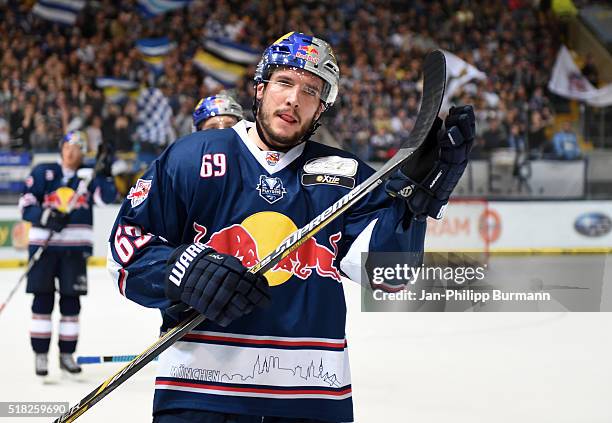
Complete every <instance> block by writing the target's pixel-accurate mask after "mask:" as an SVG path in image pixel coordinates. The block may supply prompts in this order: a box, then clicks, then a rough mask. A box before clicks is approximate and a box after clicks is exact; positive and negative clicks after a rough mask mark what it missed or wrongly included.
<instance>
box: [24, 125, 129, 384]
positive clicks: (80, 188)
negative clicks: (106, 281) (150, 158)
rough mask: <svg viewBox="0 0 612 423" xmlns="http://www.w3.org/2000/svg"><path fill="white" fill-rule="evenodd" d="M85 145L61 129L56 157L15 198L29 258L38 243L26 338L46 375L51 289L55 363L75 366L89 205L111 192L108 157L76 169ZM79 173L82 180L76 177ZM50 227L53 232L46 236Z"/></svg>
mask: <svg viewBox="0 0 612 423" xmlns="http://www.w3.org/2000/svg"><path fill="white" fill-rule="evenodd" d="M86 148H87V141H86V138H85V134H84V133H83V132H80V131H73V132H69V133H68V134H66V136H65V137H64V138H63V139H62V140H61V142H60V153H61V160H60V162H59V163H44V164H39V165H37V166H35V167H34V168H33V169H32V173H31V174H30V176H29V177H28V178H27V179H26V181H25V188H24V192H23V194H22V196H21V198H20V199H19V208H20V210H21V212H22V215H23V219H24V220H27V221H29V222H32V228H31V229H30V235H29V236H30V243H29V252H30V257H32V255H33V254H34V252H35V251H37V250H38V248H39V247H43V248H44V252H43V254H42V255H41V256H40V258H39V259H38V260H37V261H36V262H35V263H34V265H33V266H32V268H31V270H30V272H29V273H28V279H27V280H28V282H27V288H26V291H27V292H28V293H32V294H34V300H33V302H32V326H31V332H30V339H31V343H32V348H33V350H34V353H35V367H36V374H37V375H39V376H46V375H47V374H48V360H47V353H48V351H49V344H50V341H51V328H52V323H51V312H52V311H53V305H54V302H55V291H56V289H57V290H58V291H59V294H60V300H59V307H60V313H61V319H60V324H59V351H60V362H59V365H60V368H61V369H62V370H66V371H68V372H69V373H79V372H80V371H81V368H80V367H79V366H78V365H77V364H76V362H75V361H74V358H73V356H72V354H73V353H74V351H75V349H76V345H77V341H78V336H79V311H80V300H79V296H80V295H85V294H86V293H87V269H86V260H87V257H88V256H90V255H91V252H92V240H93V230H92V221H93V214H92V205H93V204H94V203H95V204H98V205H100V204H105V203H110V202H112V201H113V200H114V199H115V197H116V194H117V192H116V189H115V185H114V183H113V180H112V178H111V177H110V165H111V163H110V161H109V160H107V162H105V163H100V165H101V166H97V167H96V168H97V170H98V173H97V174H95V175H94V172H93V169H87V170H85V169H82V160H83V154H84V152H85V151H86ZM80 169H81V170H80ZM82 174H85V178H84V179H81V178H80V177H79V176H80V175H82ZM92 177H93V178H92ZM51 232H52V233H53V235H52V237H51V238H49V236H50V234H51ZM47 240H49V241H48V242H47ZM56 278H57V279H58V282H59V283H58V288H56V284H55V279H56Z"/></svg>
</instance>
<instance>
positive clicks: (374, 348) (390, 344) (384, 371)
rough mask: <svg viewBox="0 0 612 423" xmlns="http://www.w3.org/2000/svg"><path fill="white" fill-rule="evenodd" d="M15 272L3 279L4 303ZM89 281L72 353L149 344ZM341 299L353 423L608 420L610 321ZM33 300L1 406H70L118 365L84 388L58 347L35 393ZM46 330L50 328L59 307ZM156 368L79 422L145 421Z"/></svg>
mask: <svg viewBox="0 0 612 423" xmlns="http://www.w3.org/2000/svg"><path fill="white" fill-rule="evenodd" d="M21 272H22V271H21V270H2V271H0V297H1V298H2V299H4V298H5V296H6V295H7V294H8V292H9V290H10V289H11V288H12V286H13V284H14V283H15V281H16V280H17V279H18V278H19V276H20V274H21ZM89 280H90V282H89V284H90V293H89V295H88V296H86V297H84V298H83V301H82V305H83V310H82V314H81V339H80V341H79V346H78V349H77V354H78V355H112V354H137V353H140V352H141V351H142V350H144V349H145V348H146V347H148V346H149V345H150V344H151V343H152V342H154V341H155V338H156V335H157V329H158V325H159V320H160V319H159V314H158V312H157V311H156V310H148V309H145V308H142V307H140V306H138V305H136V304H133V303H131V302H130V301H128V300H126V299H125V298H123V297H121V296H120V295H119V294H118V292H117V291H116V289H115V288H114V286H113V284H112V283H111V281H110V278H109V277H108V275H107V273H106V270H105V269H103V268H90V269H89ZM345 289H346V292H347V302H348V308H349V326H348V342H349V348H350V351H351V367H352V375H353V390H354V401H355V414H356V421H357V422H367V423H370V422H381V421H385V422H389V423H394V422H420V423H448V422H453V423H463V422H465V423H468V422H469V423H474V422H496V423H505V422H508V423H516V422H519V421H520V422H523V423H524V422H534V423H535V422H538V423H539V422H555V423H565V422H566V423H576V422H584V423H597V422H602V423H603V422H610V421H612V410H611V408H610V398H611V397H612V382H611V380H612V359H611V357H612V335H611V334H612V314H611V313H378V314H374V313H362V312H360V304H359V289H358V287H357V286H356V285H355V284H352V283H347V284H345ZM30 302H31V296H30V295H26V294H24V293H23V291H20V292H19V293H18V294H16V295H15V297H14V298H13V300H12V302H11V303H9V305H8V306H7V309H5V310H4V311H3V313H2V314H0V334H1V336H2V341H1V345H2V347H1V348H0V357H1V358H2V359H1V360H0V374H1V375H2V382H1V383H0V401H69V402H70V405H73V404H75V403H76V402H77V401H78V400H80V399H81V398H82V397H83V396H85V395H86V394H88V393H89V392H90V391H91V390H93V389H94V388H95V387H96V386H97V385H99V384H100V383H102V381H104V380H105V379H106V378H107V377H109V376H110V375H111V374H113V373H114V372H115V371H117V370H118V369H119V368H120V367H121V366H122V364H97V365H86V366H84V372H83V376H82V381H80V382H78V381H74V380H68V379H64V378H61V377H60V375H59V370H58V366H57V347H56V338H54V339H53V341H52V354H51V357H50V371H51V379H52V380H54V381H55V382H56V383H55V384H47V385H43V384H42V383H41V382H40V381H39V380H38V379H39V378H37V377H36V376H35V375H34V362H33V360H34V358H33V353H32V352H31V350H30V344H29V337H28V336H29V335H28V328H29V322H30ZM54 320H55V326H54V328H55V329H57V320H58V310H57V306H56V310H55V313H54ZM55 335H56V334H55ZM155 367H156V364H155V363H152V364H149V365H148V366H147V367H145V368H144V369H143V370H141V371H140V372H139V373H137V374H136V375H135V376H134V377H132V378H131V379H130V380H129V381H128V382H126V383H125V384H123V385H122V386H121V387H119V388H118V389H116V390H115V391H114V392H112V393H111V394H109V395H108V396H107V397H106V398H104V399H103V400H102V401H101V402H99V403H98V404H97V405H95V406H94V407H93V408H92V409H90V410H89V411H87V412H86V413H85V414H84V415H83V416H82V417H80V418H79V420H78V421H79V422H81V421H82V422H109V421H116V422H128V421H129V422H147V421H151V417H150V416H151V400H152V393H153V381H154V375H155ZM52 420H53V419H52V418H46V419H44V418H37V419H27V418H20V419H18V421H19V422H23V423H26V422H28V421H32V422H40V421H52ZM2 421H10V419H1V418H0V422H2Z"/></svg>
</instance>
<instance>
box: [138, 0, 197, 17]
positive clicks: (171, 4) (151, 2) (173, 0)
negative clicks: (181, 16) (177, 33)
mask: <svg viewBox="0 0 612 423" xmlns="http://www.w3.org/2000/svg"><path fill="white" fill-rule="evenodd" d="M189 3H191V0H138V10H139V11H140V13H141V14H142V15H144V16H145V17H154V16H159V15H163V14H165V13H168V12H171V11H173V10H176V9H180V8H181V7H185V6H187V5H189Z"/></svg>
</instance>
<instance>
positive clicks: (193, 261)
mask: <svg viewBox="0 0 612 423" xmlns="http://www.w3.org/2000/svg"><path fill="white" fill-rule="evenodd" d="M339 76H340V75H339V67H338V64H337V63H336V58H335V55H334V53H333V51H332V49H331V47H330V46H329V44H328V43H326V42H325V41H323V40H321V39H319V38H316V37H313V36H309V35H305V34H300V33H289V34H286V35H285V36H283V37H281V38H280V39H279V40H277V41H276V42H275V43H273V44H272V45H271V46H270V47H268V48H267V49H266V50H265V52H264V54H263V56H262V59H261V61H260V63H259V65H258V67H257V69H256V73H255V102H254V103H255V104H254V114H255V123H251V122H247V121H244V120H243V121H240V122H238V123H237V124H236V125H234V126H233V127H232V128H231V129H222V130H208V131H199V132H195V133H193V134H191V135H189V136H187V137H185V138H183V139H180V140H178V141H177V142H175V143H174V144H172V145H171V146H170V147H169V148H168V149H167V150H166V151H165V152H164V153H163V154H162V155H161V156H160V157H159V158H158V159H157V160H156V161H155V162H154V163H153V164H152V166H151V167H150V168H149V169H148V170H147V172H146V173H145V174H144V176H143V177H142V179H140V180H139V181H138V182H137V184H136V186H134V187H133V188H132V189H131V192H130V195H128V197H127V199H126V201H125V202H124V204H123V205H122V207H121V210H120V212H119V215H118V217H117V219H116V221H115V225H114V227H113V230H112V233H111V236H110V238H109V243H110V254H109V256H108V257H109V260H108V267H109V270H110V271H111V274H112V275H113V278H114V281H115V283H116V285H117V287H118V289H119V291H120V292H121V293H122V294H123V295H125V296H126V297H127V298H129V299H131V300H133V301H136V302H138V303H140V304H142V305H144V306H147V307H157V308H160V309H161V310H162V312H163V316H164V325H165V327H168V326H171V325H172V324H175V323H176V320H175V319H180V318H181V316H177V315H176V307H177V306H180V305H181V304H182V305H184V308H186V307H191V308H193V309H195V310H197V311H198V312H200V313H202V314H203V315H204V316H205V317H206V318H207V321H205V322H204V323H203V324H202V325H200V326H199V327H197V328H196V329H195V330H193V331H191V332H190V333H188V334H187V335H186V336H184V337H183V338H182V339H181V340H180V341H179V342H177V343H175V344H174V345H173V346H171V347H170V348H169V349H168V350H166V351H165V352H164V353H163V354H162V355H161V357H160V361H159V365H158V375H157V379H156V383H155V384H156V391H155V399H154V421H156V422H165V423H168V422H179V421H194V422H196V421H197V422H208V423H212V422H227V421H232V422H234V421H235V422H240V423H246V422H298V421H299V422H322V421H326V422H348V421H352V420H353V412H352V400H351V392H352V389H351V376H350V369H349V363H348V350H347V342H346V339H345V319H346V306H345V303H344V294H343V288H342V279H341V275H342V273H344V274H346V275H347V276H349V277H350V278H351V279H354V280H356V281H359V280H360V279H361V274H360V270H361V269H360V267H361V266H360V264H361V263H360V261H361V260H360V259H361V257H360V254H361V252H366V251H422V249H423V241H424V235H425V218H426V217H427V216H433V217H438V218H439V217H440V216H441V211H443V209H444V207H445V205H446V203H447V202H448V198H449V195H450V193H451V191H452V189H453V188H454V186H455V184H456V183H457V181H458V179H459V177H460V176H461V173H462V172H463V170H464V168H465V165H466V163H467V153H468V151H469V148H470V146H471V143H472V140H473V136H474V114H473V111H472V109H471V107H469V106H466V107H462V108H456V109H452V110H451V112H450V114H449V117H448V118H447V119H446V129H442V121H441V120H438V121H437V122H436V126H435V127H434V129H433V130H432V131H431V132H430V135H429V136H428V138H427V140H426V142H425V144H424V146H423V148H421V149H419V150H418V151H417V152H415V153H414V154H413V160H411V161H410V162H409V163H407V164H406V166H405V167H403V169H402V171H401V172H398V174H397V175H395V176H394V177H393V178H392V179H391V180H390V181H389V183H388V184H387V189H388V190H389V193H391V194H392V196H389V195H387V193H386V192H385V190H384V189H382V188H379V189H376V190H374V191H373V192H371V193H370V194H369V195H367V196H366V197H364V198H363V199H362V200H361V201H360V202H359V203H358V204H356V205H355V206H354V207H353V208H351V209H350V210H348V211H347V212H346V213H344V214H343V215H342V216H340V217H339V218H337V219H336V220H334V221H333V222H331V223H330V224H329V225H327V226H326V227H325V228H323V229H322V230H321V231H320V232H318V233H317V234H316V236H315V237H313V238H311V239H310V240H309V241H307V242H305V243H304V244H303V245H302V246H301V247H300V248H299V249H298V250H296V251H295V252H293V253H292V254H290V255H289V256H288V257H286V258H285V259H283V260H282V261H281V262H280V263H278V264H277V265H276V266H275V267H274V268H273V269H271V270H270V271H269V272H267V273H266V274H265V277H264V276H261V275H257V276H256V275H252V274H249V273H247V268H248V267H250V266H253V265H254V264H256V263H257V262H258V260H260V259H261V258H263V257H264V256H265V255H267V254H268V253H270V252H271V251H273V250H274V248H276V247H277V246H278V245H279V244H280V243H281V242H282V240H283V239H284V238H285V237H286V236H287V235H289V234H290V233H291V232H293V231H294V230H295V229H297V228H299V227H302V226H303V225H305V224H307V223H309V222H310V221H311V220H313V219H314V218H315V217H316V216H318V215H320V214H321V213H322V212H323V211H324V210H325V209H326V208H327V207H328V206H329V205H331V204H332V203H333V202H335V201H336V200H338V199H339V198H341V197H342V196H344V195H346V193H348V192H349V191H350V190H351V189H352V188H353V187H355V186H356V185H357V184H359V183H361V182H363V181H364V180H365V179H366V178H367V177H369V176H370V175H371V174H372V173H373V170H372V169H371V168H370V167H368V166H367V165H365V164H364V163H363V162H361V161H360V160H359V159H357V158H356V157H355V156H354V155H353V154H351V153H348V152H345V151H341V150H338V149H334V148H331V147H328V146H324V145H322V144H319V143H316V142H314V141H311V140H310V136H311V135H312V134H313V132H314V130H315V129H316V127H317V124H318V120H319V118H320V116H321V115H322V114H323V113H324V112H325V111H326V110H327V109H328V108H329V107H330V106H332V105H333V104H334V101H335V100H336V96H337V93H338V83H339ZM449 134H451V135H450V136H449ZM451 138H452V139H451ZM408 188H409V189H408Z"/></svg>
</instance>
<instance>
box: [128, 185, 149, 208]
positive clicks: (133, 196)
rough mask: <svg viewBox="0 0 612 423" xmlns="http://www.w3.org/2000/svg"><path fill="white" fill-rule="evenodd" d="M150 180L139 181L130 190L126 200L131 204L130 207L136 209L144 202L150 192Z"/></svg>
mask: <svg viewBox="0 0 612 423" xmlns="http://www.w3.org/2000/svg"><path fill="white" fill-rule="evenodd" d="M152 181H153V180H152V179H139V180H138V181H137V182H136V186H134V187H132V188H130V192H129V194H128V195H127V197H126V198H127V199H128V200H130V202H131V203H132V207H136V206H139V205H141V204H142V202H143V201H144V200H146V199H147V197H148V196H149V191H150V190H151V182H152Z"/></svg>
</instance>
